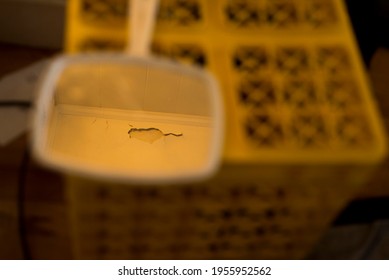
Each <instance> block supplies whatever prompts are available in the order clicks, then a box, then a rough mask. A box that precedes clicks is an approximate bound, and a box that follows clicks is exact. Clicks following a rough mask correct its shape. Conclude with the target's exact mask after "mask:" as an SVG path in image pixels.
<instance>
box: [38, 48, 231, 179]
mask: <svg viewBox="0 0 389 280" xmlns="http://www.w3.org/2000/svg"><path fill="white" fill-rule="evenodd" d="M99 61H101V62H104V61H106V62H107V61H109V62H113V63H116V64H118V65H120V64H127V63H131V64H133V65H136V64H144V63H147V64H148V65H150V66H152V67H157V68H158V67H159V68H163V69H171V70H176V71H180V72H181V73H182V72H186V73H187V74H188V76H191V77H196V78H199V79H202V80H204V81H205V82H206V83H207V84H208V85H209V89H210V90H209V92H210V93H211V94H210V96H209V98H210V103H211V107H212V111H211V112H212V115H211V119H212V135H211V141H210V143H209V146H210V149H209V151H210V154H209V155H208V158H207V162H206V164H204V166H202V168H198V169H193V170H187V171H185V172H182V171H180V172H165V173H159V174H151V175H150V174H149V173H144V174H143V173H139V172H131V170H128V171H126V172H121V171H113V170H104V169H93V168H90V167H88V166H85V164H77V163H74V162H72V163H69V162H67V161H64V160H60V159H59V158H56V157H55V156H53V155H52V154H50V153H49V151H48V150H47V146H48V135H49V128H50V125H49V124H50V118H51V116H50V111H51V109H52V107H53V105H54V94H55V88H56V85H57V82H58V81H59V79H60V77H61V74H62V73H63V71H64V70H65V69H66V68H67V67H70V66H72V65H74V64H79V63H84V62H89V63H90V62H92V63H93V62H96V63H98V62H99ZM37 92H38V96H37V98H36V102H35V103H36V104H35V112H34V115H33V122H32V135H31V136H32V137H31V140H32V141H31V143H32V151H33V154H34V156H35V158H36V159H37V160H38V161H39V162H40V163H42V164H43V165H45V166H47V167H49V168H52V169H55V170H58V171H61V172H64V173H69V174H75V175H81V176H87V177H91V178H94V179H105V180H109V181H119V182H123V183H132V184H175V183H190V182H194V181H199V180H205V179H206V178H209V177H210V176H211V175H213V174H214V173H215V172H216V171H217V170H218V168H219V165H220V162H221V156H222V149H223V138H224V112H223V105H222V104H223V101H222V98H221V94H220V90H219V86H218V83H217V82H216V80H215V79H214V77H213V76H212V75H211V74H210V73H208V72H206V71H205V70H203V69H197V68H195V67H189V66H183V65H180V64H175V63H171V62H168V61H165V60H161V59H151V60H150V59H144V58H140V57H131V56H126V55H120V54H106V55H102V54H99V55H72V56H60V57H58V58H56V59H55V60H53V62H52V63H51V64H50V65H49V67H48V69H47V71H46V73H45V74H44V76H43V77H42V79H41V81H40V83H39V85H38V87H37Z"/></svg>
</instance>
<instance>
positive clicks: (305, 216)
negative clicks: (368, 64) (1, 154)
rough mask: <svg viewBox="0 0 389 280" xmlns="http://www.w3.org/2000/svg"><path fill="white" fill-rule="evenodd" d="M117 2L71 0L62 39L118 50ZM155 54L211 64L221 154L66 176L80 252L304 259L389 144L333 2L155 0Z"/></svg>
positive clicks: (121, 10)
mask: <svg viewBox="0 0 389 280" xmlns="http://www.w3.org/2000/svg"><path fill="white" fill-rule="evenodd" d="M126 10H127V6H126V1H125V0H71V1H69V6H68V28H67V40H66V50H67V51H68V52H70V53H72V52H91V51H121V50H122V49H123V47H124V45H125V44H126V43H127V42H125V38H126V35H125V34H126V19H125V17H126ZM153 52H154V54H155V55H157V56H165V57H170V58H171V59H174V60H177V61H178V62H180V63H190V64H195V65H197V66H199V67H204V68H207V69H208V70H210V71H211V72H213V74H214V75H215V76H216V77H217V78H218V80H219V82H220V86H221V89H222V91H223V94H224V101H225V102H224V103H225V104H224V105H225V111H226V135H225V149H224V157H223V161H224V164H223V166H222V168H221V170H220V172H219V173H218V174H216V175H215V176H214V178H212V179H211V180H209V181H208V182H204V183H203V184H198V185H186V186H164V187H157V186H126V187H118V186H113V185H112V184H109V183H101V182H93V181H90V180H86V179H81V178H75V177H67V178H68V179H67V180H68V189H69V201H70V208H71V210H72V211H71V212H72V221H73V223H74V231H73V236H74V241H75V256H76V257H77V258H114V259H118V258H119V259H120V258H162V259H163V258H302V257H304V255H305V254H306V253H307V252H308V251H309V249H310V248H311V246H312V245H313V244H314V242H315V241H316V240H317V239H318V237H320V234H321V233H322V231H323V230H324V229H325V227H326V226H327V225H328V223H329V222H330V221H331V219H332V218H333V217H334V215H336V213H337V212H338V211H339V210H340V208H341V207H342V206H343V205H344V204H345V203H346V202H347V201H348V200H349V199H350V198H351V197H352V196H353V194H354V193H355V191H357V190H358V188H359V187H360V186H361V185H362V184H363V183H364V182H366V180H367V179H368V178H369V175H370V174H371V171H372V169H373V168H374V167H375V166H376V165H377V164H379V163H380V162H381V160H382V159H383V158H384V156H385V154H386V142H385V137H384V133H383V129H382V125H381V121H380V118H379V116H378V114H377V109H376V106H375V104H374V100H373V98H372V95H371V91H370V87H369V82H368V80H367V77H366V73H365V71H364V68H363V65H362V62H361V59H360V56H359V53H358V51H357V47H356V43H355V41H354V38H353V35H352V31H351V27H350V24H349V21H348V17H347V14H346V9H345V7H344V4H343V2H342V1H337V0H255V1H254V0H213V1H209V0H162V1H161V5H160V11H159V18H158V21H157V27H156V32H155V35H154V43H153Z"/></svg>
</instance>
